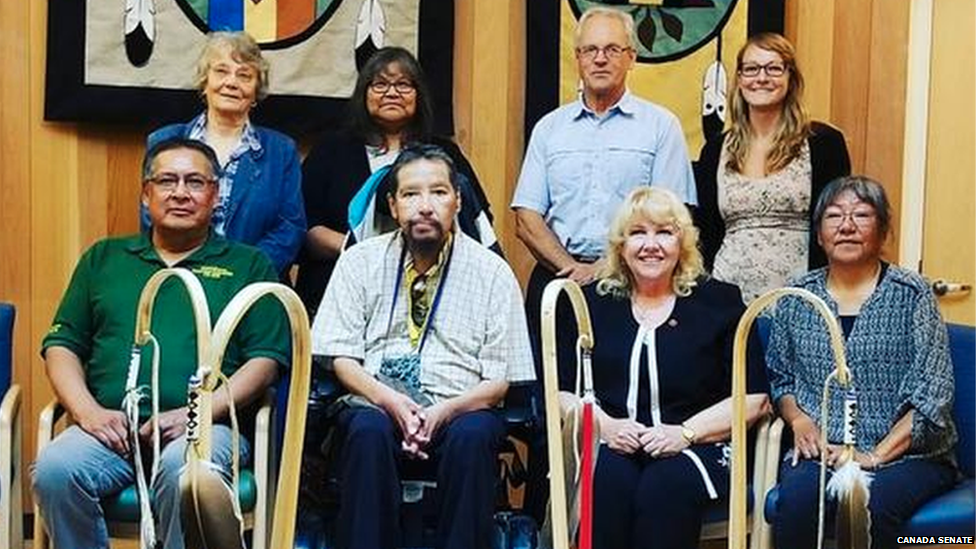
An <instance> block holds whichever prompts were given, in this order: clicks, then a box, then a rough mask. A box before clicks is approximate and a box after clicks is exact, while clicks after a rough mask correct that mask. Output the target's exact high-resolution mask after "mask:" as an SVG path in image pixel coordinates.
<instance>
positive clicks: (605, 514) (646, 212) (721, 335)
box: [559, 187, 769, 548]
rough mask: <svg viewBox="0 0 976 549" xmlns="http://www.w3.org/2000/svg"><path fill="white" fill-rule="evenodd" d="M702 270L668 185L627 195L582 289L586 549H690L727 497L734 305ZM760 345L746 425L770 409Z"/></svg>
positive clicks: (735, 294)
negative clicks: (589, 449)
mask: <svg viewBox="0 0 976 549" xmlns="http://www.w3.org/2000/svg"><path fill="white" fill-rule="evenodd" d="M703 274H704V269H703V267H702V258H701V254H700V253H699V251H698V231H697V229H695V227H694V226H693V224H692V220H691V214H690V213H689V211H688V208H687V207H685V205H684V204H683V203H682V202H681V200H679V199H678V198H677V197H676V196H675V195H674V194H673V193H671V192H670V191H667V190H663V189H658V188H654V187H640V188H638V189H635V190H634V191H632V192H631V193H630V194H629V195H628V197H627V198H626V199H625V200H624V202H623V205H622V206H621V207H620V209H619V211H618V213H617V215H616V217H615V218H614V221H613V224H612V225H611V227H610V236H609V246H608V250H607V256H606V266H605V267H604V268H603V269H602V271H601V272H600V273H599V276H598V282H597V283H596V284H595V285H591V286H588V287H587V288H585V289H584V294H585V296H586V299H587V304H588V306H589V310H590V314H591V318H592V323H593V331H594V339H595V341H596V346H595V348H594V350H593V357H592V358H593V384H594V389H595V391H596V397H597V401H598V402H599V407H598V409H597V411H596V418H597V421H598V426H599V432H600V434H601V445H600V448H599V451H598V458H597V465H596V472H595V479H594V490H595V493H594V530H593V545H594V547H600V548H671V547H673V548H686V547H696V546H697V545H698V537H699V532H700V530H701V523H702V516H703V513H704V511H705V509H706V507H707V506H708V505H709V504H710V503H711V502H713V501H716V500H719V499H724V498H726V497H727V496H728V492H729V469H728V463H729V455H730V451H731V449H730V446H729V444H728V440H729V438H730V434H731V406H730V394H731V387H732V346H733V341H734V337H735V329H736V326H737V324H738V322H739V318H740V316H741V315H742V312H743V311H744V309H745V307H744V305H743V304H742V296H741V294H740V292H739V289H738V288H737V287H735V286H733V285H731V284H727V283H724V282H719V281H716V280H711V279H708V278H705V277H704V276H703ZM562 318H569V317H568V316H566V315H562ZM573 330H574V328H567V327H565V326H561V327H560V337H559V341H560V342H561V343H560V345H561V348H560V349H559V359H560V360H559V364H560V376H559V377H560V388H561V389H562V390H564V391H570V392H571V391H573V387H574V386H575V368H574V365H575V348H574V343H575V341H576V337H575V333H569V332H572V331H573ZM755 337H757V336H756V335H755V334H753V338H755ZM759 349H760V345H759V344H758V343H756V344H753V345H751V346H750V352H751V354H750V356H749V361H748V376H747V379H748V383H749V387H748V392H749V396H748V398H747V404H748V406H747V407H748V421H749V422H750V423H752V422H753V421H755V420H756V419H757V418H759V417H760V416H761V415H762V414H764V413H766V411H767V410H768V407H769V404H768V399H767V396H766V394H765V393H766V384H765V372H764V365H763V361H762V354H761V351H759Z"/></svg>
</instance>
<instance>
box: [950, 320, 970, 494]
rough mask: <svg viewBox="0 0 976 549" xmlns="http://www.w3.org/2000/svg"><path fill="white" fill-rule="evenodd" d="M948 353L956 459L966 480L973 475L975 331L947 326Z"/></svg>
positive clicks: (963, 327) (957, 325) (968, 328)
mask: <svg viewBox="0 0 976 549" xmlns="http://www.w3.org/2000/svg"><path fill="white" fill-rule="evenodd" d="M948 328H949V351H950V352H951V353H952V366H953V374H954V376H955V382H956V394H955V404H954V405H953V418H954V420H955V422H956V429H957V430H958V431H959V442H958V443H957V444H956V459H957V460H958V462H959V470H960V471H962V473H963V474H964V475H966V477H968V478H973V477H974V476H976V475H974V463H973V462H974V456H973V453H974V452H976V328H974V327H972V326H964V325H962V324H949V325H948Z"/></svg>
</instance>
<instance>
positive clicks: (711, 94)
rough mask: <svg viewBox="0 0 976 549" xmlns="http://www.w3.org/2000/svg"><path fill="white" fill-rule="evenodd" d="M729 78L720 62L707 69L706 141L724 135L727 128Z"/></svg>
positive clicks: (703, 110)
mask: <svg viewBox="0 0 976 549" xmlns="http://www.w3.org/2000/svg"><path fill="white" fill-rule="evenodd" d="M727 83H728V76H727V75H726V72H725V66H724V65H722V62H721V61H720V60H717V61H714V62H713V63H712V64H711V65H709V66H708V68H707V69H705V75H704V76H703V77H702V108H701V114H702V131H703V133H704V134H705V140H706V141H707V140H711V139H713V138H715V137H717V136H720V135H721V134H722V129H723V128H724V127H725V107H726V102H727V99H726V95H725V94H726V85H727Z"/></svg>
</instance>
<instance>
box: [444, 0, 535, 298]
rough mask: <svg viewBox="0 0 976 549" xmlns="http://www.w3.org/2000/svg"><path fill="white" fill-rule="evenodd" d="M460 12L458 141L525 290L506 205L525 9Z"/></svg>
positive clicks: (463, 6)
mask: <svg viewBox="0 0 976 549" xmlns="http://www.w3.org/2000/svg"><path fill="white" fill-rule="evenodd" d="M456 6H457V13H456V23H455V71H456V72H455V112H456V114H457V117H456V125H457V130H458V131H457V137H458V141H459V143H460V145H461V147H462V148H463V149H464V151H465V154H467V155H468V158H469V160H470V161H471V163H472V164H473V165H474V167H475V170H476V171H477V173H478V177H479V178H480V180H481V184H482V186H484V188H485V193H486V194H487V195H488V199H489V201H490V202H491V207H492V212H493V213H494V215H495V230H496V231H497V232H498V236H499V240H501V242H502V247H503V248H504V250H505V254H506V257H507V258H508V260H509V262H510V263H511V264H512V266H513V268H514V270H515V271H516V274H517V275H519V278H520V279H521V280H522V281H523V282H524V281H525V280H527V278H528V273H529V270H530V269H531V267H532V265H533V260H532V258H531V256H530V255H529V253H528V251H527V250H526V249H525V247H524V246H522V244H521V242H520V241H519V240H518V238H516V236H515V219H514V216H513V215H512V214H511V212H510V211H509V208H508V205H509V203H510V201H511V197H512V194H513V193H514V191H515V183H516V180H517V179H518V173H519V170H520V168H521V160H522V148H523V136H522V116H523V112H524V74H525V54H524V52H525V2H524V0H472V1H467V2H458V3H457V4H456ZM475 22H477V24H475Z"/></svg>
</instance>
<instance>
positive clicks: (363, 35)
mask: <svg viewBox="0 0 976 549" xmlns="http://www.w3.org/2000/svg"><path fill="white" fill-rule="evenodd" d="M370 37H372V39H373V44H374V45H375V46H376V47H377V48H382V47H383V43H384V41H385V39H386V15H385V14H384V13H383V6H382V5H381V4H380V2H379V0H365V1H364V2H363V7H362V8H360V10H359V18H358V19H357V20H356V47H357V48H358V47H359V46H362V45H363V44H364V43H365V42H366V40H368V39H369V38H370Z"/></svg>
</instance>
